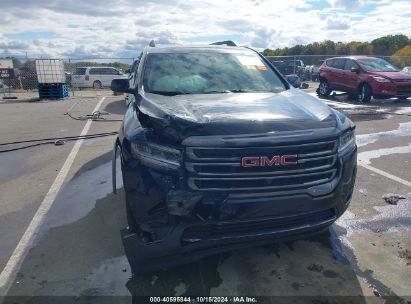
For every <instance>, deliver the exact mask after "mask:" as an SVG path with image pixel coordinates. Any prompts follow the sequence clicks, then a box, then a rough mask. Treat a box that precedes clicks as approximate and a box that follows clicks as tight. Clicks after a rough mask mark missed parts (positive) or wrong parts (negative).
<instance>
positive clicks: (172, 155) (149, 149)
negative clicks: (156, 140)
mask: <svg viewBox="0 0 411 304" xmlns="http://www.w3.org/2000/svg"><path fill="white" fill-rule="evenodd" d="M131 153H132V154H133V156H134V157H136V158H137V159H139V160H140V161H141V162H143V163H146V164H147V165H149V166H154V167H157V166H160V167H164V166H165V167H168V168H171V169H178V168H179V167H180V163H181V152H180V151H179V150H177V149H173V148H170V147H166V146H162V145H157V144H152V143H144V144H140V143H138V144H137V143H131Z"/></svg>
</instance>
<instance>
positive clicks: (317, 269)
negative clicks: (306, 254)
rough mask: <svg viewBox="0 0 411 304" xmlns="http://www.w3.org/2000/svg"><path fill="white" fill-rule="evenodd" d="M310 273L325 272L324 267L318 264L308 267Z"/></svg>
mask: <svg viewBox="0 0 411 304" xmlns="http://www.w3.org/2000/svg"><path fill="white" fill-rule="evenodd" d="M307 269H308V270H309V271H315V272H321V271H323V269H324V267H323V266H321V265H318V264H311V265H310V266H308V267H307Z"/></svg>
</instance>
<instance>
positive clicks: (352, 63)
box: [344, 59, 358, 71]
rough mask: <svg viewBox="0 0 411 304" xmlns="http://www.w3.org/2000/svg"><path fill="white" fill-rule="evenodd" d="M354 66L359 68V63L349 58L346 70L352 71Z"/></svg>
mask: <svg viewBox="0 0 411 304" xmlns="http://www.w3.org/2000/svg"><path fill="white" fill-rule="evenodd" d="M352 68H358V65H357V64H356V63H355V61H354V60H351V59H347V60H345V65H344V70H347V71H351V69H352Z"/></svg>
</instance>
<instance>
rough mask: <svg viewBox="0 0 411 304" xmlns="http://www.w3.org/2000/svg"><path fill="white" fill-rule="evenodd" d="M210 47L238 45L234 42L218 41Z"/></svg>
mask: <svg viewBox="0 0 411 304" xmlns="http://www.w3.org/2000/svg"><path fill="white" fill-rule="evenodd" d="M210 45H226V46H237V44H236V43H235V42H234V41H232V40H225V41H217V42H213V43H210Z"/></svg>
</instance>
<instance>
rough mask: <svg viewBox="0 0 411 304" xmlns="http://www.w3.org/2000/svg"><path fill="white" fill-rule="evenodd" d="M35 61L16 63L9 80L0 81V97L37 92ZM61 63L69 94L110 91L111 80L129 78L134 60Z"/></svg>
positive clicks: (114, 59)
mask: <svg viewBox="0 0 411 304" xmlns="http://www.w3.org/2000/svg"><path fill="white" fill-rule="evenodd" d="M42 59H46V58H42ZM47 59H48V58H47ZM52 59H56V58H52ZM35 60H36V59H25V60H18V61H16V60H14V61H15V62H14V67H13V69H12V71H11V73H8V74H7V75H8V77H3V78H0V96H1V95H2V94H3V95H5V96H6V95H9V94H11V93H23V92H26V93H27V92H37V91H38V87H39V79H38V78H39V77H38V75H37V71H36V63H35ZM62 60H63V62H64V71H65V84H66V85H67V86H68V87H69V89H70V91H75V90H101V89H108V88H109V87H110V83H111V80H112V79H114V78H122V77H127V74H126V72H127V70H128V69H130V67H131V65H132V63H133V61H134V58H99V59H95V58H93V59H90V58H82V59H62ZM16 62H17V64H16Z"/></svg>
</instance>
